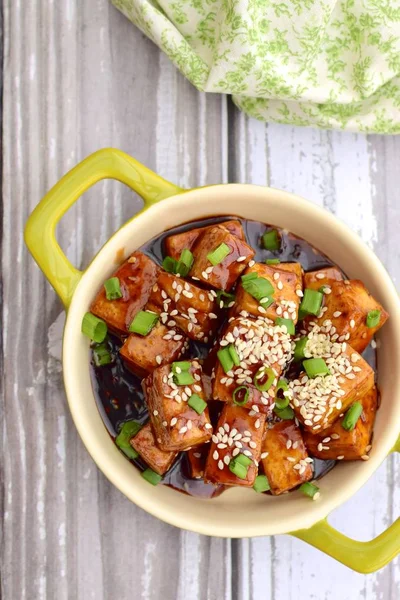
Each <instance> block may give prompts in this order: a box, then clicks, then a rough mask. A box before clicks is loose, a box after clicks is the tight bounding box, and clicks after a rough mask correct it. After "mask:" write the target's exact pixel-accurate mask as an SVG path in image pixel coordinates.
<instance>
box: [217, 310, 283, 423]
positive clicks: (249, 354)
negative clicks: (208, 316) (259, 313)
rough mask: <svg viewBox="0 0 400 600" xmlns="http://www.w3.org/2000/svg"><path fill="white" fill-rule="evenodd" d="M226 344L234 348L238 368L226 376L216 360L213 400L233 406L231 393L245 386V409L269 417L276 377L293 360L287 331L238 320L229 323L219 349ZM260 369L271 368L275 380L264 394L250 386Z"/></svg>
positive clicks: (264, 324)
mask: <svg viewBox="0 0 400 600" xmlns="http://www.w3.org/2000/svg"><path fill="white" fill-rule="evenodd" d="M276 336H277V338H276ZM260 341H261V343H260ZM229 344H233V345H234V346H235V350H236V352H237V354H238V356H239V359H240V365H238V366H234V367H233V368H232V370H231V371H229V373H225V371H224V370H223V368H222V366H221V363H220V361H219V360H218V358H217V360H216V364H215V377H214V380H213V398H214V399H215V400H220V401H221V402H228V403H233V392H234V391H235V389H236V388H237V387H239V386H243V385H244V386H246V387H247V389H248V391H249V396H248V400H247V402H246V404H245V405H244V406H245V408H246V409H247V410H255V411H259V412H261V413H263V414H267V413H270V412H271V405H272V403H273V402H274V401H275V390H276V384H277V382H278V379H279V376H280V375H281V373H282V371H283V369H284V367H285V365H286V363H287V362H288V360H289V359H290V358H291V356H292V348H293V343H292V341H291V339H290V336H289V335H288V333H287V332H286V329H285V328H282V327H279V326H275V325H274V324H273V323H271V322H267V321H266V320H265V319H261V318H259V319H254V318H249V317H239V318H236V319H233V320H232V321H230V323H228V325H227V327H226V329H225V331H224V333H223V335H222V337H221V339H220V341H219V346H218V348H224V347H226V346H227V345H229ZM263 366H266V367H271V368H272V369H273V371H274V373H275V376H276V379H275V381H274V382H273V384H272V385H271V387H270V388H269V389H268V391H265V392H262V391H260V390H259V389H257V387H256V386H255V385H254V383H253V380H254V376H255V374H256V373H257V371H258V370H259V369H260V368H261V367H263Z"/></svg>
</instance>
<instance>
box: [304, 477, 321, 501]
mask: <svg viewBox="0 0 400 600" xmlns="http://www.w3.org/2000/svg"><path fill="white" fill-rule="evenodd" d="M299 490H300V491H301V492H303V494H304V495H305V496H308V497H309V498H314V496H315V494H317V493H318V492H319V487H318V486H316V485H314V484H313V483H310V482H309V481H306V482H305V483H302V484H301V486H300V487H299Z"/></svg>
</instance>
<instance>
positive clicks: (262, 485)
mask: <svg viewBox="0 0 400 600" xmlns="http://www.w3.org/2000/svg"><path fill="white" fill-rule="evenodd" d="M253 489H254V490H255V491H256V492H257V493H258V494H261V493H262V492H268V491H269V490H270V489H271V487H270V485H269V481H268V478H267V476H266V475H257V477H256V480H255V482H254V485H253Z"/></svg>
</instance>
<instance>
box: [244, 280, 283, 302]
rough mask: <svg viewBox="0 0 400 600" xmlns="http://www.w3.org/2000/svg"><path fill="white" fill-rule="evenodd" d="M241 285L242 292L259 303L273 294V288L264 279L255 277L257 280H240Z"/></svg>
mask: <svg viewBox="0 0 400 600" xmlns="http://www.w3.org/2000/svg"><path fill="white" fill-rule="evenodd" d="M242 285H243V288H244V290H245V291H246V292H247V293H248V294H250V295H251V296H253V298H255V299H256V300H258V301H259V302H260V300H262V299H263V298H269V297H270V296H273V294H274V291H275V290H274V286H273V285H272V283H271V282H270V281H268V279H265V277H257V279H250V281H249V280H248V279H247V280H244V281H243V278H242Z"/></svg>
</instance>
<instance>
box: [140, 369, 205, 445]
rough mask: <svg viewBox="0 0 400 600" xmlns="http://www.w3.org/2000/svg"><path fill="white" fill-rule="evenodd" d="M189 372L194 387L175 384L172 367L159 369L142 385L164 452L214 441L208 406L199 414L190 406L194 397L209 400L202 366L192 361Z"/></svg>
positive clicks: (159, 442) (156, 433)
mask: <svg viewBox="0 0 400 600" xmlns="http://www.w3.org/2000/svg"><path fill="white" fill-rule="evenodd" d="M189 371H190V373H191V374H192V376H193V378H194V379H195V383H193V384H192V385H187V386H179V385H178V386H177V385H175V383H174V380H173V374H172V371H171V366H170V365H164V366H163V367H160V368H158V369H156V370H155V371H153V373H152V374H151V375H149V376H148V377H147V378H146V379H145V380H144V381H143V383H142V385H143V390H144V393H145V397H146V402H147V406H148V409H149V415H150V420H151V423H152V426H153V429H154V432H155V435H156V437H157V443H158V445H159V447H160V448H161V449H162V450H186V449H187V448H191V447H193V446H198V445H200V444H204V443H205V442H207V441H209V440H210V439H211V435H212V425H211V422H210V416H209V413H208V407H206V408H205V409H204V411H203V412H202V413H201V414H198V413H197V412H196V411H195V410H194V409H193V408H191V407H190V406H189V404H188V400H189V398H190V396H191V395H192V394H197V395H198V396H200V398H202V399H203V400H204V399H205V394H204V389H203V385H202V381H201V366H200V364H199V363H198V362H197V361H196V360H193V361H191V367H190V370H189Z"/></svg>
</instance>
